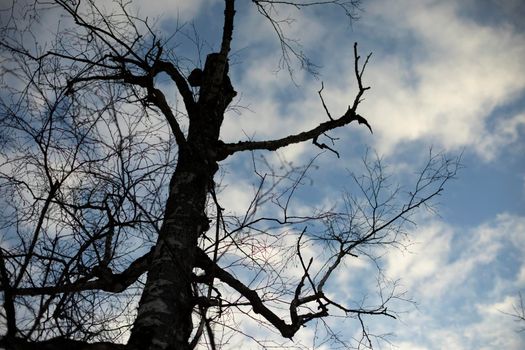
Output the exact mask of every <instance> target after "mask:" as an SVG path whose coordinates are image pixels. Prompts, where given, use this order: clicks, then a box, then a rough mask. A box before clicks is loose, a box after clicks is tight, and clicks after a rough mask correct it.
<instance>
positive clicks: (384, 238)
mask: <svg viewBox="0 0 525 350" xmlns="http://www.w3.org/2000/svg"><path fill="white" fill-rule="evenodd" d="M223 3H224V12H221V13H220V14H219V15H220V16H223V33H222V37H221V41H220V43H219V45H218V47H219V49H218V50H217V52H209V53H207V55H206V57H205V64H204V66H203V67H202V70H201V71H200V72H199V71H196V73H195V74H194V75H193V76H194V77H195V76H196V75H197V73H198V74H199V79H196V80H192V79H190V80H192V83H191V85H190V84H189V82H188V77H189V76H190V71H191V68H192V67H191V66H189V65H188V63H189V61H188V60H187V59H186V58H185V57H184V56H183V55H182V54H179V53H178V51H177V45H178V42H177V40H178V38H180V36H178V35H179V34H181V35H182V36H183V37H184V35H186V34H185V33H184V32H182V31H181V29H180V27H179V26H177V27H176V29H175V30H174V31H175V34H174V35H173V36H170V37H168V38H166V37H165V35H163V34H162V33H161V32H160V31H158V30H157V29H155V26H154V25H153V23H152V22H151V21H149V20H148V19H143V18H140V17H139V16H137V15H136V14H135V13H134V12H133V11H132V8H131V6H130V4H129V3H128V2H126V1H114V2H111V3H109V2H97V1H94V0H75V1H69V0H55V1H32V2H27V3H23V2H18V1H17V2H14V3H13V4H12V6H11V7H9V8H7V9H5V8H4V9H2V13H1V16H2V23H3V24H2V28H1V30H0V47H1V50H2V51H1V53H2V54H1V57H2V66H3V68H2V73H1V74H2V75H1V84H2V92H1V93H0V143H1V145H2V147H1V150H0V206H1V210H0V213H1V214H0V245H1V246H0V290H1V291H2V295H3V308H2V310H1V315H0V316H1V320H2V321H1V328H2V329H3V331H4V332H3V333H4V335H3V336H2V338H1V340H0V346H4V347H7V348H15V349H16V348H20V349H65V348H78V349H156V350H158V349H193V348H211V349H216V348H227V347H228V345H231V346H232V347H235V346H236V345H235V344H234V343H233V342H234V341H236V340H235V339H238V338H236V337H235V335H238V334H239V333H241V334H244V335H245V336H246V338H247V339H250V340H251V341H253V342H255V343H256V344H258V345H260V347H261V348H270V347H272V346H276V347H277V346H279V345H280V344H281V342H282V343H283V344H284V343H286V344H287V345H286V346H287V347H289V346H290V344H294V346H296V347H298V348H300V347H303V346H306V345H305V344H303V343H301V342H300V341H299V340H298V339H299V338H300V336H299V335H300V331H301V329H302V328H304V327H305V326H306V327H314V328H316V329H322V330H323V332H324V333H323V335H322V339H323V341H327V342H331V343H332V345H334V344H335V345H334V346H340V347H371V346H372V343H373V339H374V338H373V336H372V333H371V332H370V331H369V328H368V326H367V325H366V323H365V319H366V318H367V317H372V316H387V317H396V314H395V312H394V311H391V309H390V308H389V307H388V305H389V303H391V302H392V301H396V300H402V299H404V295H403V293H402V291H400V290H398V289H397V285H396V283H395V282H394V283H389V281H388V280H387V279H386V278H383V277H382V275H381V274H380V273H379V275H378V276H379V278H378V280H377V294H376V297H374V298H365V297H364V296H363V297H362V298H358V299H352V300H346V299H343V300H336V299H335V297H336V295H337V293H334V291H337V286H336V283H335V282H334V279H335V278H336V277H335V276H337V275H338V274H339V273H340V272H341V271H342V270H344V269H345V268H346V267H345V266H346V265H345V264H347V263H348V262H349V261H350V262H351V261H353V260H355V259H368V260H369V261H372V262H374V263H375V264H377V266H378V267H380V263H379V261H378V260H377V257H378V255H379V254H380V253H381V252H382V251H383V250H384V249H386V248H390V247H394V248H396V247H397V248H400V247H401V248H402V246H403V240H402V238H403V236H404V235H405V234H406V233H407V232H406V229H407V225H410V224H411V223H412V214H413V213H414V211H415V210H416V209H417V208H419V207H423V206H429V205H430V204H431V200H432V199H433V198H434V197H435V196H437V195H439V194H440V193H441V192H442V191H443V188H444V185H445V184H446V182H447V181H448V180H450V179H452V178H453V177H454V176H455V174H456V170H457V168H458V163H457V160H454V159H452V160H451V159H448V158H446V157H444V156H443V155H441V154H437V155H436V154H432V153H431V154H430V156H429V158H428V161H427V163H426V166H425V167H424V168H423V169H422V171H421V172H420V173H419V174H418V176H417V177H416V179H415V185H414V187H413V188H411V189H405V188H399V187H395V186H394V185H393V184H392V183H391V182H390V178H389V177H388V176H387V175H386V174H385V173H384V167H383V165H382V163H381V161H380V160H379V158H373V157H372V158H371V157H368V156H367V157H365V159H364V169H365V175H363V176H354V177H353V179H354V182H355V184H356V189H357V191H358V192H359V193H357V194H353V195H351V194H346V195H344V196H343V205H342V206H341V207H333V208H325V209H322V208H318V209H316V210H313V211H312V212H311V213H309V214H304V213H303V214H301V215H298V214H297V211H296V210H294V208H293V205H292V204H293V203H294V198H295V196H296V194H297V193H298V191H299V190H300V188H301V186H302V185H303V184H304V183H305V182H306V181H307V180H308V176H309V175H308V173H309V171H310V170H311V169H312V168H313V167H315V160H316V158H315V157H312V162H310V163H308V164H306V165H304V166H295V165H292V164H290V163H287V162H285V161H283V162H282V164H279V166H275V165H272V164H271V163H270V162H269V161H267V160H266V159H267V158H266V156H265V155H267V154H268V152H269V151H277V150H279V149H282V148H284V147H287V146H289V145H291V144H295V143H301V142H312V144H313V145H314V147H312V148H313V149H316V147H318V148H320V149H324V150H328V151H330V152H326V153H324V154H323V155H321V156H323V157H326V156H333V154H335V155H337V156H339V153H338V150H337V145H334V144H333V143H331V144H330V145H327V144H325V143H323V142H322V141H320V140H322V139H325V138H324V136H325V135H326V133H327V132H329V131H331V130H334V129H336V128H341V127H345V126H347V125H348V124H350V123H352V122H357V123H359V124H363V125H364V126H366V127H367V128H368V129H369V130H370V131H372V128H371V126H370V125H369V123H368V121H367V120H366V119H365V118H364V117H363V116H361V115H360V114H359V113H358V107H359V105H360V102H361V100H362V98H363V95H364V94H365V92H366V91H367V90H368V89H369V87H367V86H366V84H365V82H364V72H365V68H367V64H368V62H369V59H370V55H368V56H366V57H364V58H361V56H360V54H359V50H358V47H357V44H355V45H354V51H353V52H354V57H353V59H354V72H355V76H354V78H355V81H356V83H357V91H356V92H355V95H354V96H353V97H351V98H350V99H349V102H348V105H349V106H348V109H347V110H346V111H344V113H342V114H341V115H339V116H336V115H335V114H334V113H331V112H330V111H329V108H328V106H327V105H326V103H325V101H324V99H323V95H322V91H323V86H321V90H320V91H319V96H320V99H321V101H320V105H322V107H323V109H324V111H325V112H326V120H325V121H324V122H322V123H320V124H319V125H317V126H315V127H313V128H311V129H309V130H290V134H289V135H288V136H285V137H282V138H276V139H269V140H251V139H250V140H246V139H239V141H238V142H235V143H227V142H223V141H222V140H221V139H220V130H221V125H222V122H223V118H224V114H225V111H226V110H227V108H228V107H229V106H230V104H231V103H232V101H233V100H234V98H235V96H236V95H237V92H236V91H235V88H234V86H233V84H232V82H231V80H230V77H229V62H228V56H229V53H230V48H231V42H232V40H233V39H234V18H235V16H242V15H243V14H242V13H236V8H235V2H234V1H233V0H225V1H224V2H223ZM251 5H252V6H255V7H256V8H257V10H258V11H259V12H260V13H261V14H262V15H263V16H264V17H266V19H268V21H269V25H270V26H271V27H272V28H273V30H274V31H275V33H276V35H277V40H278V41H279V43H280V44H281V50H282V63H283V64H284V66H283V67H287V68H288V69H291V68H290V67H291V65H290V62H291V61H292V60H295V59H298V60H299V62H300V63H301V64H302V65H303V66H304V68H307V69H311V67H312V66H311V65H310V63H309V61H307V59H306V56H305V55H304V54H303V53H302V52H301V51H300V48H299V46H297V45H296V42H294V41H293V40H292V39H289V38H288V37H287V36H286V33H285V30H284V27H283V23H284V22H283V21H286V20H287V19H282V18H280V17H279V14H280V11H281V10H282V9H285V8H288V7H292V8H299V9H304V10H307V9H308V8H310V7H316V6H334V7H335V8H336V9H338V10H339V11H342V12H343V14H344V15H346V16H347V17H349V18H355V16H356V12H355V10H356V6H357V5H358V2H357V1H355V0H354V1H340V0H332V1H328V0H327V1H269V0H268V1H255V0H253V1H252V4H251ZM49 15H52V16H58V17H56V18H59V19H60V20H59V23H57V26H56V32H55V33H54V36H53V37H52V38H47V39H42V36H43V34H42V33H40V32H39V28H42V25H43V23H46V21H45V18H46V16H49ZM42 40H44V41H42ZM199 48H200V47H199ZM161 80H162V81H163V82H164V83H162V84H161V83H160V81H161ZM166 80H168V82H169V83H171V84H172V86H174V87H175V89H176V91H177V98H176V99H174V98H172V96H170V90H169V88H167V84H166V83H165V82H166ZM305 117H306V116H305ZM241 154H249V155H251V157H252V158H251V159H252V166H253V174H254V177H255V179H256V180H257V181H256V182H255V183H256V185H255V187H254V191H253V198H252V200H251V202H250V204H249V205H248V207H247V208H246V209H245V211H244V213H233V212H232V211H230V210H229V209H228V208H225V207H224V206H223V199H224V197H223V193H225V191H227V189H225V188H224V187H223V186H221V183H220V181H219V180H218V179H219V176H218V175H217V174H221V172H220V171H219V170H220V169H223V167H224V166H225V165H224V164H225V160H231V159H233V158H234V157H239V156H241ZM261 155H262V158H261V157H260V156H261ZM329 316H334V317H343V319H344V320H349V321H350V322H352V321H353V322H355V326H356V327H357V329H358V330H359V329H360V330H361V332H360V334H361V336H357V337H356V336H355V333H352V334H351V335H350V336H348V335H341V334H338V333H337V332H336V331H334V330H333V329H332V327H331V323H330V317H329ZM249 319H253V320H255V322H256V324H258V325H260V326H261V329H266V330H268V331H269V332H273V333H275V337H274V338H273V339H270V340H269V339H266V338H265V339H262V338H258V337H257V334H253V333H250V332H249V331H247V329H248V327H247V324H248V323H249V322H251V321H249ZM350 324H352V323H350ZM319 332H321V331H319ZM319 334H321V333H319ZM283 339H284V340H283ZM287 339H291V340H292V341H294V342H291V341H289V340H287ZM314 345H316V344H314ZM317 345H321V343H319V344H317Z"/></svg>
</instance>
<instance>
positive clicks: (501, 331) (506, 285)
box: [386, 214, 525, 350]
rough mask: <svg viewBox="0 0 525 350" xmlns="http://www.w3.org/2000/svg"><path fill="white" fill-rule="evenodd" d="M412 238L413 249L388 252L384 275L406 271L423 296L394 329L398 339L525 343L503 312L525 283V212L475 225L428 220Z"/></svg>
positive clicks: (451, 345) (433, 345)
mask: <svg viewBox="0 0 525 350" xmlns="http://www.w3.org/2000/svg"><path fill="white" fill-rule="evenodd" d="M414 240H415V241H418V242H419V243H417V244H414V245H412V246H411V248H410V251H411V252H412V253H411V254H405V255H402V254H400V253H399V252H393V253H391V254H389V255H388V256H387V267H386V271H387V274H388V275H389V276H390V277H393V278H402V281H403V283H404V284H405V285H406V286H407V289H408V290H409V291H410V293H411V294H412V295H413V296H414V299H415V301H416V302H418V303H419V307H418V310H415V311H413V312H411V313H409V314H408V315H402V317H401V320H402V323H401V325H400V326H399V328H398V329H397V330H396V331H395V333H396V334H397V335H398V337H397V338H398V339H399V341H400V344H406V346H407V347H406V348H407V349H411V348H412V345H410V344H417V345H418V346H421V347H424V346H427V348H428V349H445V348H446V349H474V348H476V349H516V350H517V349H521V348H523V346H524V345H525V337H524V336H523V334H520V333H517V332H516V329H517V327H516V324H515V323H514V320H513V319H512V317H510V316H509V315H506V314H504V312H510V311H512V305H514V304H516V297H517V294H518V292H519V291H520V290H521V291H523V290H524V289H525V279H524V278H523V274H524V270H525V258H524V257H525V217H523V216H515V215H510V214H500V215H498V216H496V217H495V218H494V219H493V220H491V221H490V222H486V223H483V224H480V225H479V226H478V227H476V228H472V229H461V228H459V227H452V226H450V225H447V224H445V223H441V222H431V223H430V224H427V225H426V227H422V228H420V229H418V230H417V231H416V232H415V233H414ZM414 338H416V340H414ZM403 342H409V343H408V344H407V343H403ZM394 343H396V342H394ZM414 346H415V345H414ZM401 349H405V347H404V345H403V346H402V347H401Z"/></svg>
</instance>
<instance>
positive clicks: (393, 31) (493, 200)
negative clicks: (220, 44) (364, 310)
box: [195, 0, 525, 350]
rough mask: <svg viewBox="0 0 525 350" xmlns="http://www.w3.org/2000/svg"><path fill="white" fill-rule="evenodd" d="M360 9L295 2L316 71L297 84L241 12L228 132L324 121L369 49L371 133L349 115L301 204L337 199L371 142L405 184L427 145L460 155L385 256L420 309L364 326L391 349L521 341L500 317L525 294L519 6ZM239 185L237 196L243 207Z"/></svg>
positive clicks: (304, 149)
mask: <svg viewBox="0 0 525 350" xmlns="http://www.w3.org/2000/svg"><path fill="white" fill-rule="evenodd" d="M202 6H203V8H202V9H204V8H205V7H206V5H205V4H204V3H202ZM361 8H362V11H361V12H360V13H359V15H360V18H359V19H358V20H357V21H352V23H350V24H349V23H348V22H347V21H345V20H344V18H342V17H341V15H340V13H338V12H337V10H336V9H331V10H328V11H322V10H320V9H316V10H313V11H310V10H304V9H303V10H301V11H291V12H290V16H291V17H293V18H295V19H296V20H297V21H296V22H294V23H293V24H292V25H291V26H290V27H289V28H287V29H288V30H289V32H288V33H289V35H290V37H292V38H297V39H299V40H300V43H301V45H302V47H303V49H304V52H305V53H307V54H308V55H309V57H311V59H312V60H313V61H314V62H315V63H317V64H318V65H319V67H320V68H319V76H318V77H317V78H313V77H312V76H311V75H308V74H307V73H305V72H302V71H300V70H298V71H296V72H295V75H294V80H295V84H297V86H295V85H294V82H292V81H291V80H290V77H289V75H288V73H287V72H286V71H285V70H281V71H278V72H276V71H277V67H278V62H279V61H278V60H279V49H278V47H277V45H276V42H275V35H274V33H273V32H272V30H271V28H270V27H269V26H268V23H265V22H264V19H263V18H261V17H260V16H258V15H257V13H255V12H254V11H249V12H248V14H246V12H241V11H239V16H238V18H237V22H236V29H237V32H236V34H235V37H234V38H235V40H236V42H235V43H234V49H233V55H232V61H233V62H234V63H233V64H232V71H233V72H232V81H233V83H234V85H235V87H236V89H237V91H239V92H240V94H241V98H242V99H241V102H240V104H244V105H247V106H248V107H249V108H248V109H249V110H248V111H246V110H244V111H243V112H242V113H241V115H238V114H235V113H231V115H230V117H229V118H227V119H226V121H225V131H224V133H223V138H224V139H226V140H231V141H235V140H237V139H238V137H239V134H241V133H244V134H246V135H247V136H249V137H253V138H259V139H263V138H268V137H275V136H276V135H277V136H281V135H282V136H284V134H286V133H287V132H290V130H301V129H304V128H306V127H312V126H314V125H316V123H318V122H320V121H323V120H324V119H326V114H324V112H323V109H322V105H321V104H320V101H319V98H318V96H317V91H318V90H319V89H320V85H321V81H322V82H323V83H324V86H325V89H324V90H323V93H324V97H325V100H326V103H327V106H329V108H330V110H331V112H332V113H333V114H336V115H337V114H338V113H340V114H341V113H343V112H344V111H345V109H346V107H347V106H348V104H350V103H351V101H352V100H353V96H354V94H355V88H356V86H355V81H354V79H353V71H352V70H353V56H352V49H353V43H354V42H358V48H359V50H360V53H361V55H362V56H365V55H366V54H367V53H369V52H372V56H371V59H370V63H369V66H368V67H367V70H366V72H365V75H364V80H365V83H366V84H367V85H369V86H371V89H370V91H368V92H367V93H366V95H365V100H364V101H363V103H362V105H361V106H360V113H361V114H362V115H363V116H365V117H366V118H367V119H368V121H369V122H370V123H371V124H372V127H373V129H374V134H373V135H371V134H369V132H368V131H367V130H366V128H363V127H357V126H355V125H351V126H349V127H345V128H344V129H342V130H338V131H337V132H335V133H334V134H333V135H334V136H337V137H339V138H340V142H338V143H337V145H336V147H335V148H336V149H337V150H338V151H339V152H340V153H341V159H337V157H335V156H334V154H332V153H329V152H328V153H326V154H323V155H322V156H321V157H320V158H318V160H317V162H318V164H319V165H320V168H319V170H318V171H317V173H316V174H314V175H312V178H313V185H312V186H313V187H316V190H313V189H312V190H311V191H312V192H314V193H315V194H316V196H317V198H308V196H305V201H308V200H310V201H314V202H315V201H319V202H322V201H330V200H334V199H333V198H334V197H335V196H337V191H338V190H340V189H341V188H345V186H346V185H347V183H348V178H347V176H346V175H345V174H347V172H348V171H354V172H359V170H360V169H359V167H358V164H359V161H358V159H359V158H360V157H362V155H363V150H364V149H366V148H369V149H371V150H374V151H375V152H377V153H378V154H380V155H381V156H382V157H383V159H384V161H385V162H386V164H388V166H389V169H390V170H391V171H392V172H393V174H394V176H395V177H396V178H398V179H400V181H401V182H403V181H405V179H408V180H406V181H410V180H409V179H410V178H411V177H410V176H411V175H412V174H413V173H414V172H415V171H417V169H418V167H421V165H422V162H423V161H424V159H425V157H426V156H427V155H428V152H429V149H430V148H432V149H433V150H435V151H443V152H446V153H447V154H449V155H452V156H453V155H460V154H461V156H462V165H463V167H462V169H461V170H460V172H459V174H458V176H457V179H456V180H455V181H453V182H451V183H450V184H448V185H447V187H446V189H445V193H444V194H443V196H441V197H440V198H439V204H438V215H435V216H428V215H426V214H422V215H421V217H420V221H419V222H418V225H417V227H415V228H412V229H411V230H410V231H411V232H410V240H411V245H410V247H409V249H408V250H407V251H399V250H393V251H390V252H388V253H386V255H385V256H384V257H383V259H382V260H383V263H384V272H385V274H386V275H387V276H389V277H390V278H392V279H399V281H400V284H401V285H402V287H403V288H405V289H406V290H407V292H408V295H409V296H410V297H411V299H412V300H413V301H415V302H416V305H415V306H413V307H411V306H406V305H405V306H404V307H405V309H404V310H405V311H406V312H404V313H402V314H401V315H400V319H399V320H398V321H390V320H385V319H381V320H379V319H368V320H367V321H368V322H369V327H370V329H371V330H372V331H374V332H376V334H387V333H389V334H391V336H390V337H387V339H388V340H389V341H390V342H391V343H388V342H386V343H385V342H382V343H381V345H380V346H381V348H387V349H390V348H397V349H402V350H416V349H418V350H422V349H428V350H430V349H516V350H517V349H523V348H524V347H525V332H519V330H520V325H519V324H517V323H516V322H515V320H514V319H513V318H512V317H510V316H509V315H507V314H506V313H511V312H513V306H514V305H516V304H517V303H518V302H519V300H518V298H519V293H520V292H521V293H524V294H525V196H524V195H525V157H524V154H525V66H524V60H525V24H524V23H523V21H522V18H523V16H524V15H525V3H523V2H522V1H510V0H507V1H490V0H484V1H468V0H466V1H395V2H394V1H386V0H385V1H381V0H368V1H363V3H362V6H361ZM202 9H201V10H202ZM195 11H197V10H195ZM204 11H205V10H204ZM205 12H206V11H205ZM195 13H198V11H197V12H195ZM283 17H284V16H283ZM198 18H199V17H198ZM196 23H198V24H199V22H198V21H197V22H196ZM253 28H257V30H256V31H254V30H253ZM316 153H317V151H316V149H315V147H314V146H312V145H311V144H304V145H301V146H297V147H296V146H294V147H290V148H289V149H287V150H285V151H283V152H282V154H283V156H284V157H286V159H287V160H291V161H294V162H297V163H300V162H301V161H305V160H306V159H309V158H308V157H309V156H312V154H316ZM241 177H242V175H237V177H236V178H235V180H234V181H233V180H230V181H231V183H232V184H233V183H236V184H240V183H243V179H241ZM246 181H247V182H248V181H249V180H246ZM243 192H244V191H242V190H240V191H237V196H233V198H235V200H232V202H233V203H231V205H232V206H235V205H238V206H239V209H240V208H241V207H242V206H243V205H245V204H246V203H243V200H242V193H243ZM319 197H321V198H319ZM247 200H248V199H246V200H245V202H246V201H247ZM355 269H357V270H358V271H357V273H356V271H355ZM361 269H362V270H360V269H359V268H358V267H355V266H354V270H352V269H351V268H349V269H348V271H347V272H346V274H347V275H344V274H343V275H342V276H340V277H341V280H342V281H345V282H344V283H348V286H347V287H346V288H344V287H343V288H341V291H340V293H341V295H343V294H344V293H345V291H346V290H352V288H354V287H355V283H359V278H361V277H357V276H363V275H367V274H369V273H370V270H369V267H366V266H363V267H362V268H361ZM522 327H523V325H521V328H522ZM305 333H307V332H305ZM303 336H304V337H305V338H307V337H308V336H311V335H306V334H303Z"/></svg>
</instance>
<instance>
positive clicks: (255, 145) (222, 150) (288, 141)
mask: <svg viewBox="0 0 525 350" xmlns="http://www.w3.org/2000/svg"><path fill="white" fill-rule="evenodd" d="M369 58H370V55H368V56H367V57H366V60H365V62H364V63H363V66H362V67H361V68H359V59H360V56H359V55H358V53H357V43H355V44H354V61H355V67H354V68H355V78H356V80H357V84H358V87H359V91H358V92H357V94H356V96H355V98H354V102H353V104H352V105H351V106H348V110H347V111H346V113H345V114H343V115H342V116H341V117H339V118H337V119H333V118H332V116H331V114H330V113H329V112H328V108H327V107H326V105H325V104H324V100H323V99H322V96H321V101H322V103H323V108H324V109H325V111H326V112H327V114H328V117H329V119H330V120H329V121H326V122H324V123H321V124H319V125H318V126H317V127H315V128H313V129H310V130H308V131H304V132H301V133H298V134H294V135H289V136H286V137H283V138H281V139H278V140H268V141H239V142H237V143H223V142H220V143H219V145H218V149H219V151H218V154H219V156H218V159H219V160H223V159H225V158H227V157H228V156H230V155H232V154H234V153H236V152H240V151H254V150H268V151H275V150H277V149H279V148H283V147H286V146H289V145H292V144H295V143H300V142H304V141H308V140H312V142H313V143H314V144H315V145H317V146H319V147H321V148H328V149H330V150H332V149H331V148H330V147H328V146H326V145H324V144H319V143H318V142H317V139H318V137H319V136H321V135H322V134H324V133H326V132H327V131H330V130H333V129H336V128H339V127H342V126H345V125H347V124H349V123H351V122H353V121H354V120H356V121H357V122H358V123H359V124H365V126H366V127H368V129H369V130H370V132H372V127H371V126H370V124H369V123H368V121H367V120H366V119H365V118H364V117H362V116H360V115H359V114H357V107H358V105H359V103H360V102H361V101H362V96H363V94H364V93H365V91H366V90H368V89H370V87H368V86H364V85H363V82H362V77H363V73H364V70H365V68H366V65H367V64H368V60H369ZM321 91H322V88H321V90H320V91H319V95H320V94H321ZM332 151H334V150H332ZM334 152H335V153H336V154H338V153H337V152H336V151H334Z"/></svg>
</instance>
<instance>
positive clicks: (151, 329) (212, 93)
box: [129, 53, 236, 350]
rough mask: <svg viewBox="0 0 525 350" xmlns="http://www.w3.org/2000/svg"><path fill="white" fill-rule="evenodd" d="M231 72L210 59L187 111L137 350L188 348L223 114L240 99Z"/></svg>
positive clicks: (134, 344) (134, 340)
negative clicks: (197, 256) (196, 269)
mask: <svg viewBox="0 0 525 350" xmlns="http://www.w3.org/2000/svg"><path fill="white" fill-rule="evenodd" d="M227 73H228V64H227V60H226V58H225V57H224V56H223V55H221V54H216V53H212V54H210V55H208V58H207V60H206V66H205V69H204V78H203V79H204V80H203V86H202V87H201V89H200V98H199V101H198V103H197V104H196V108H195V109H193V110H190V111H188V114H189V118H190V125H189V130H188V136H187V139H186V144H184V145H180V144H179V159H178V163H177V169H176V170H175V173H174V174H173V177H172V179H171V182H170V194H169V197H168V201H167V204H166V210H165V213H164V222H163V225H162V228H161V232H160V235H159V238H158V241H157V244H156V247H155V250H154V253H153V254H154V255H153V260H152V265H151V267H150V268H149V270H148V278H147V281H146V286H145V288H144V291H143V294H142V297H141V300H140V303H139V309H138V315H137V318H136V320H135V323H134V325H133V329H132V331H131V338H130V341H129V345H130V346H131V348H133V349H141V350H142V349H149V350H160V349H162V350H164V349H176V350H185V349H189V345H188V344H189V337H190V335H191V332H192V328H193V325H192V319H191V315H192V310H193V306H194V300H192V288H191V274H192V270H193V267H194V266H195V249H196V247H197V244H198V238H199V236H200V235H201V234H202V233H203V232H205V231H207V230H208V228H209V221H208V217H207V216H206V213H205V210H206V199H207V194H208V192H209V190H210V187H211V186H213V176H214V174H215V173H216V171H217V169H218V165H217V161H216V159H217V144H218V140H219V131H220V127H221V124H222V121H223V116H224V111H225V109H226V107H227V106H228V104H229V103H230V102H231V100H232V99H233V97H234V96H235V95H236V92H235V91H234V90H233V87H232V86H231V83H230V79H229V78H228V76H227Z"/></svg>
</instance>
